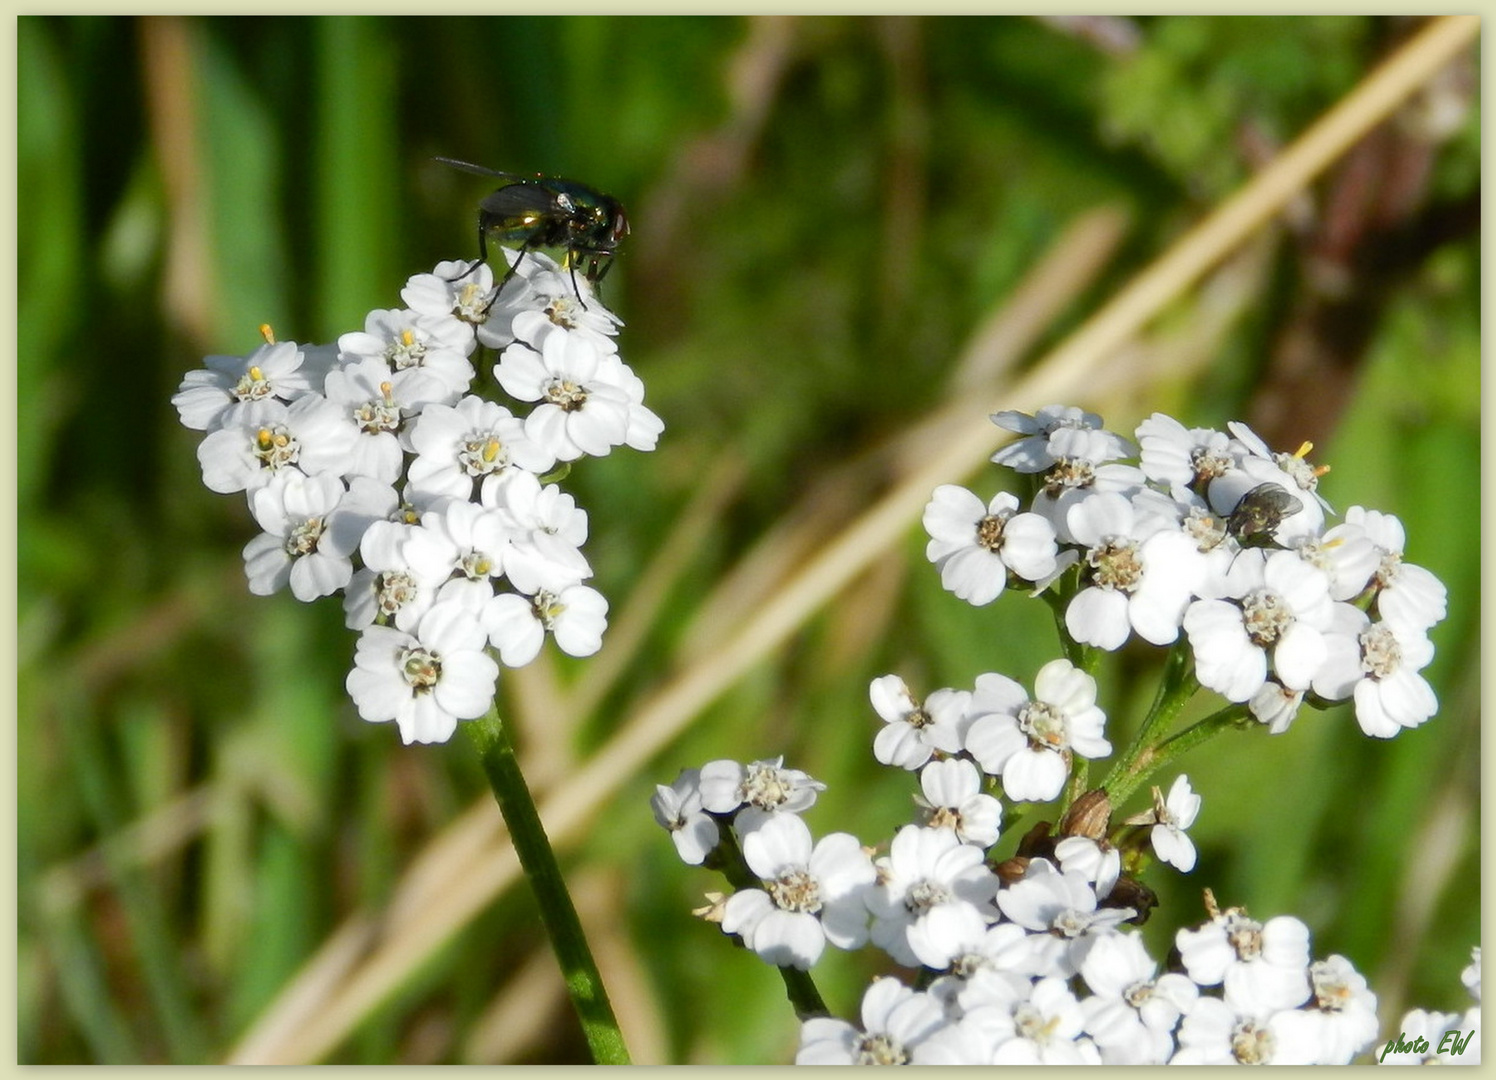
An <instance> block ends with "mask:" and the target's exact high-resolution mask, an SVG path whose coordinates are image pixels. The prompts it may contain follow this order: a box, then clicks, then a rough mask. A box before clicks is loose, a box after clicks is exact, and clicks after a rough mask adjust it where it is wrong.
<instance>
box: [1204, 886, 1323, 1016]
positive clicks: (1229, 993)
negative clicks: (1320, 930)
mask: <svg viewBox="0 0 1496 1080" xmlns="http://www.w3.org/2000/svg"><path fill="white" fill-rule="evenodd" d="M1175 944H1176V946H1177V947H1178V949H1179V954H1180V958H1181V960H1182V961H1183V963H1184V969H1185V971H1186V973H1188V975H1189V977H1190V978H1191V979H1193V980H1194V981H1195V982H1196V983H1198V984H1199V985H1201V986H1224V987H1225V993H1226V1001H1227V1002H1228V1003H1229V1004H1230V1005H1231V1007H1232V1008H1233V1009H1235V1010H1236V1012H1237V1013H1238V1014H1239V1015H1242V1016H1266V1015H1268V1014H1271V1013H1272V1012H1274V1011H1276V1010H1278V1009H1292V1008H1295V1007H1297V1006H1299V1005H1302V1004H1303V1003H1304V1001H1305V1000H1306V999H1308V997H1309V992H1310V988H1309V975H1308V969H1309V928H1308V927H1307V926H1305V925H1304V924H1303V923H1302V922H1301V921H1299V920H1298V919H1295V918H1294V917H1293V916H1291V915H1279V916H1278V917H1277V918H1273V919H1269V920H1268V921H1267V922H1266V923H1259V922H1256V921H1255V920H1253V919H1250V918H1248V917H1247V915H1246V914H1245V913H1244V912H1243V911H1241V910H1240V909H1239V908H1229V909H1227V910H1226V911H1224V912H1221V913H1220V914H1219V915H1217V916H1215V917H1214V918H1213V919H1211V921H1210V922H1208V923H1206V924H1205V925H1204V926H1201V927H1199V928H1198V929H1194V930H1192V929H1190V928H1188V927H1183V928H1181V929H1180V931H1179V933H1178V934H1177V935H1176V936H1175Z"/></svg>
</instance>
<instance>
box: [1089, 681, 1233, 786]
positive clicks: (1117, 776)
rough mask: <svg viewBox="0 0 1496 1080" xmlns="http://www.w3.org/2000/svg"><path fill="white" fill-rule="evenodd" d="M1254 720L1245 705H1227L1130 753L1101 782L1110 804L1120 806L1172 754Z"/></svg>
mask: <svg viewBox="0 0 1496 1080" xmlns="http://www.w3.org/2000/svg"><path fill="white" fill-rule="evenodd" d="M1254 724H1255V721H1253V720H1252V718H1251V713H1250V712H1249V711H1248V709H1247V706H1246V705H1227V706H1226V707H1225V708H1224V709H1221V710H1220V711H1219V712H1214V713H1211V714H1210V715H1209V716H1207V717H1206V718H1205V719H1204V720H1201V721H1199V722H1198V723H1196V724H1192V725H1190V726H1189V727H1187V728H1185V729H1184V730H1183V731H1181V732H1180V733H1179V734H1177V735H1175V736H1173V737H1172V738H1169V739H1165V740H1164V741H1163V742H1161V743H1159V744H1158V745H1157V746H1153V747H1147V748H1145V749H1144V750H1142V751H1141V752H1140V753H1138V754H1136V755H1134V756H1133V758H1132V760H1131V761H1130V762H1128V763H1127V767H1126V768H1125V769H1124V768H1123V767H1122V764H1121V763H1119V764H1118V766H1117V768H1115V769H1113V770H1112V773H1111V775H1110V776H1108V777H1107V779H1106V783H1105V785H1103V786H1104V787H1105V788H1106V793H1107V796H1108V797H1109V798H1110V799H1111V801H1112V805H1113V806H1120V805H1122V802H1123V800H1125V799H1126V798H1127V797H1128V796H1129V795H1131V794H1132V793H1133V792H1134V791H1135V790H1137V787H1138V785H1139V784H1141V783H1142V782H1143V781H1144V780H1146V779H1147V778H1148V777H1149V776H1150V775H1151V774H1152V773H1154V772H1155V771H1156V770H1158V769H1162V768H1163V767H1164V766H1165V765H1167V764H1169V763H1170V762H1171V761H1173V760H1174V759H1175V758H1178V757H1180V756H1182V755H1184V754H1187V753H1189V751H1191V750H1193V749H1194V748H1195V747H1197V746H1199V745H1201V744H1202V743H1206V742H1209V741H1210V740H1211V739H1213V738H1215V737H1216V736H1217V735H1219V734H1221V733H1222V732H1223V731H1230V730H1231V729H1233V728H1246V727H1251V726H1253V725H1254Z"/></svg>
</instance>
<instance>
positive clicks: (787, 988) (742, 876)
mask: <svg viewBox="0 0 1496 1080" xmlns="http://www.w3.org/2000/svg"><path fill="white" fill-rule="evenodd" d="M719 824H720V829H719V832H720V834H721V839H720V840H719V841H718V842H717V847H716V849H715V851H714V852H713V854H714V855H715V856H716V858H715V859H714V860H713V861H712V862H711V863H710V864H709V865H712V866H715V867H716V868H717V869H718V870H721V871H722V874H723V876H724V877H726V878H727V880H728V882H729V883H730V884H731V885H732V886H733V887H734V888H736V889H762V888H763V887H764V883H763V882H762V881H760V880H759V879H758V875H756V874H755V873H754V872H753V871H752V870H751V869H749V867H748V860H747V859H746V858H744V856H743V849H742V847H741V846H739V844H738V837H737V833H736V832H735V831H734V830H733V827H732V826H731V825H730V824H728V823H727V822H725V821H723V822H720V823H719ZM779 977H780V978H782V979H783V980H784V992H785V995H786V996H787V997H788V998H789V999H790V1005H792V1006H793V1007H794V1010H795V1016H796V1017H797V1018H798V1019H800V1020H809V1019H810V1018H811V1017H812V1016H830V1015H831V1011H830V1010H829V1009H827V1008H826V1003H825V1002H824V1001H822V1000H821V992H820V990H818V989H816V984H815V980H814V979H812V978H811V977H810V972H808V971H801V970H800V969H799V968H792V967H782V968H780V969H779Z"/></svg>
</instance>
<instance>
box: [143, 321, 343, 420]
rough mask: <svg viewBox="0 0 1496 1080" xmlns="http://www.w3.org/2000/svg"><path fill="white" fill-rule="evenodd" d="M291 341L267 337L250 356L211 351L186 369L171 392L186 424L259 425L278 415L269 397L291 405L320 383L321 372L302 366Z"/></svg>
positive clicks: (298, 350)
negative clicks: (193, 367) (198, 364)
mask: <svg viewBox="0 0 1496 1080" xmlns="http://www.w3.org/2000/svg"><path fill="white" fill-rule="evenodd" d="M305 360H306V353H305V352H304V351H303V347H302V346H300V345H297V344H296V342H294V341H277V342H270V343H267V344H264V345H261V346H259V347H258V348H256V349H255V350H254V351H253V352H251V353H250V354H249V355H248V356H209V357H205V358H204V359H203V363H204V364H206V365H207V367H206V368H203V369H199V370H197V371H189V372H188V373H187V375H186V376H185V377H184V378H183V379H182V385H181V388H180V389H179V390H178V391H177V393H176V394H175V395H174V396H173V397H172V399H171V403H172V404H173V405H175V406H176V409H177V415H178V416H180V417H181V419H182V423H183V425H184V426H186V427H189V428H192V429H193V430H195V431H216V430H218V429H219V428H251V429H253V428H258V427H261V426H263V425H264V424H266V423H269V422H272V421H274V420H276V419H278V418H279V416H280V415H281V414H280V413H279V412H278V411H277V410H274V409H271V408H270V403H271V402H277V401H278V402H280V403H281V404H283V405H284V404H289V403H290V402H292V401H295V400H296V399H297V398H299V397H303V396H305V395H307V394H313V393H316V392H318V391H320V390H321V388H322V376H321V374H320V373H319V372H318V371H316V370H315V369H314V368H313V367H312V366H311V365H305V364H304V361H305Z"/></svg>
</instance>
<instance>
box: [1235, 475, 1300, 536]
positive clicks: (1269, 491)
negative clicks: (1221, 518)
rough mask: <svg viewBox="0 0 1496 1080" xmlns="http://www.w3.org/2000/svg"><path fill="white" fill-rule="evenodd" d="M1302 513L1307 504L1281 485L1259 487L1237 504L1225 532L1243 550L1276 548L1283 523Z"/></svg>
mask: <svg viewBox="0 0 1496 1080" xmlns="http://www.w3.org/2000/svg"><path fill="white" fill-rule="evenodd" d="M1302 509H1304V504H1303V503H1302V502H1300V501H1299V499H1298V497H1297V496H1295V495H1291V494H1289V492H1288V489H1287V488H1285V487H1284V486H1283V485H1282V484H1274V483H1271V482H1268V483H1265V484H1258V485H1257V486H1256V487H1254V488H1253V489H1252V490H1251V491H1249V492H1247V493H1246V494H1245V495H1243V496H1242V497H1241V499H1240V500H1238V502H1237V504H1236V508H1235V509H1234V510H1232V511H1231V516H1230V517H1229V518H1227V519H1226V532H1228V533H1229V534H1230V535H1232V536H1234V537H1236V539H1237V541H1238V542H1239V543H1240V544H1241V546H1242V547H1269V546H1275V543H1274V540H1273V533H1274V532H1275V531H1277V528H1278V526H1279V525H1281V524H1283V519H1284V518H1286V517H1292V516H1293V515H1294V514H1297V513H1298V512H1299V511H1300V510H1302Z"/></svg>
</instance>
